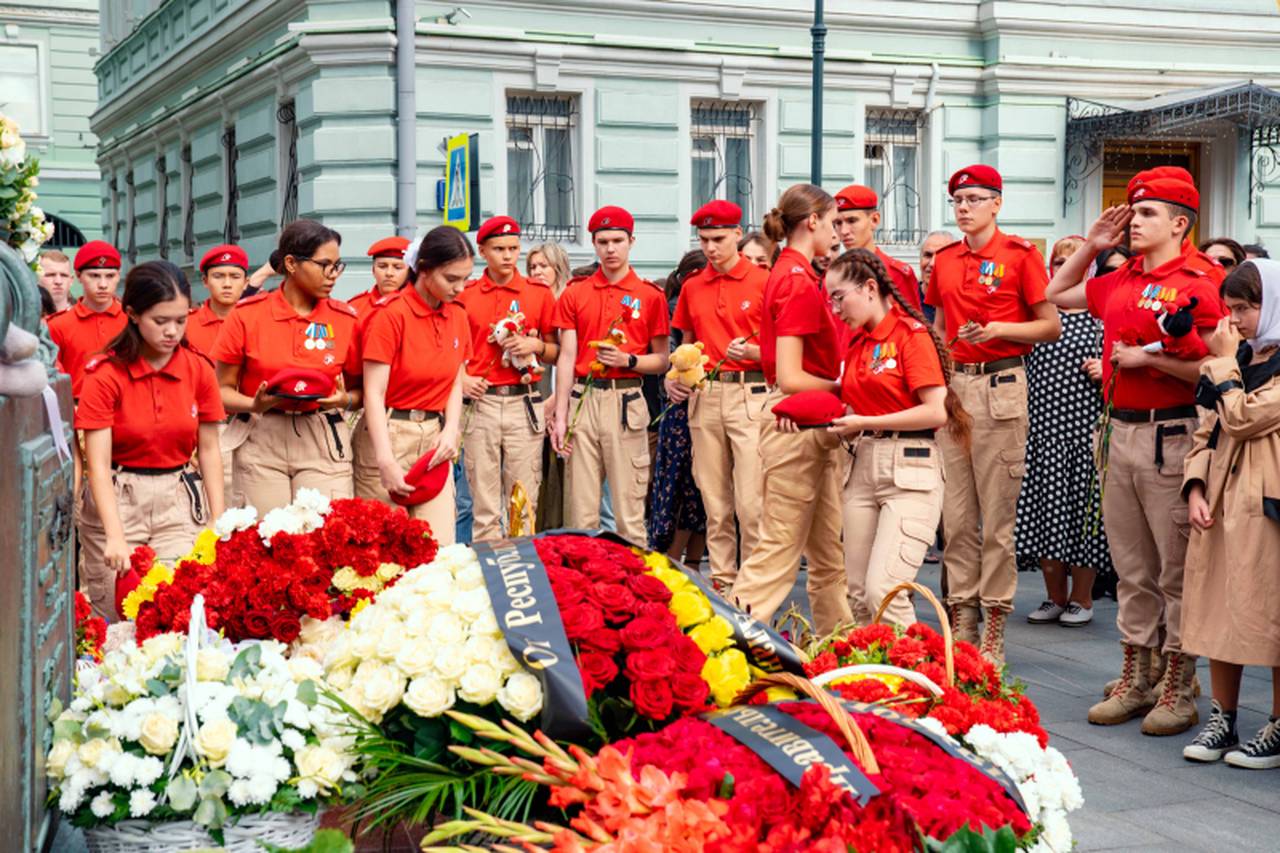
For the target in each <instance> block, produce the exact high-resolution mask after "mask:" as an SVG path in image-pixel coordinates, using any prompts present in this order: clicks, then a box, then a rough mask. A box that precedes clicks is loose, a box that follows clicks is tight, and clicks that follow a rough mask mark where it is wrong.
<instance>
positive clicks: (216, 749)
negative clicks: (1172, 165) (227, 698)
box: [195, 717, 236, 767]
mask: <svg viewBox="0 0 1280 853" xmlns="http://www.w3.org/2000/svg"><path fill="white" fill-rule="evenodd" d="M235 740H236V724H235V723H233V722H231V721H230V720H228V719H227V718H226V717H223V718H222V719H220V720H210V721H209V722H207V723H205V724H204V725H203V726H201V727H200V731H199V733H197V734H196V742H195V747H196V753H197V754H199V755H200V756H201V757H203V758H204V759H205V760H206V761H208V762H209V766H210V767H221V766H222V765H223V764H225V763H226V762H227V754H228V753H230V752H231V745H232V744H233V743H235Z"/></svg>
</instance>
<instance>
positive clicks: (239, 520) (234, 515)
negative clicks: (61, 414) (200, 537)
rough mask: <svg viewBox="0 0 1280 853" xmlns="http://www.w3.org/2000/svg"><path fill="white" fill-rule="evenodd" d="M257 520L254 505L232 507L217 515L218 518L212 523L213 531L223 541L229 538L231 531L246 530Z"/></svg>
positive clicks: (256, 511)
mask: <svg viewBox="0 0 1280 853" xmlns="http://www.w3.org/2000/svg"><path fill="white" fill-rule="evenodd" d="M257 522H258V510H257V509H255V508H254V507H251V506H246V507H232V508H231V509H228V510H226V511H225V512H224V513H222V515H220V516H218V520H217V521H215V522H214V523H213V532H214V533H216V534H218V538H219V539H221V540H222V541H223V542H225V541H227V540H228V539H230V538H231V534H232V533H235V532H236V531H238V530H248V529H249V528H250V527H253V525H254V524H256V523H257Z"/></svg>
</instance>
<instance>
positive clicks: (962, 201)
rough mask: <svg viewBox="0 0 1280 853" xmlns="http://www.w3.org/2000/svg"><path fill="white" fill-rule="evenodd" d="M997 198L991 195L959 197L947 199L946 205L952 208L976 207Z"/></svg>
mask: <svg viewBox="0 0 1280 853" xmlns="http://www.w3.org/2000/svg"><path fill="white" fill-rule="evenodd" d="M993 198H997V196H993V195H960V196H956V197H955V198H951V199H947V203H948V204H950V205H951V206H952V207H978V206H979V205H982V204H985V203H987V202H989V201H991V200H992V199H993Z"/></svg>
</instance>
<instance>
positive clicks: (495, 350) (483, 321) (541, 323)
mask: <svg viewBox="0 0 1280 853" xmlns="http://www.w3.org/2000/svg"><path fill="white" fill-rule="evenodd" d="M458 304H459V305H461V306H462V307H463V308H464V309H465V310H466V312H467V319H468V320H469V321H470V323H471V333H470V334H471V360H470V363H469V364H468V365H467V372H468V373H470V374H471V375H472V376H483V377H484V378H485V379H488V380H489V384H490V385H519V384H520V372H519V371H518V370H516V369H515V368H514V367H512V366H511V365H509V364H503V363H502V347H500V346H498V345H497V344H495V343H493V342H492V341H490V340H489V333H490V332H492V331H493V326H494V324H495V323H497V322H498V321H499V320H502V319H504V318H506V317H507V316H509V315H512V314H516V313H520V314H524V329H525V334H526V335H531V336H533V337H535V338H545V337H547V336H548V335H550V336H551V337H552V339H553V340H554V336H555V310H556V297H555V294H553V293H552V292H551V288H549V287H547V286H546V285H545V284H542V283H541V282H537V281H532V280H530V279H527V278H525V277H524V276H522V275H521V274H520V273H519V271H516V272H513V273H512V274H511V280H510V281H508V282H507V283H506V284H498V283H497V282H495V281H494V280H493V279H491V278H490V277H489V271H488V270H485V271H484V274H483V275H481V276H480V278H478V279H476V280H475V281H472V282H470V283H468V284H467V289H466V290H464V291H462V295H461V296H459V297H458Z"/></svg>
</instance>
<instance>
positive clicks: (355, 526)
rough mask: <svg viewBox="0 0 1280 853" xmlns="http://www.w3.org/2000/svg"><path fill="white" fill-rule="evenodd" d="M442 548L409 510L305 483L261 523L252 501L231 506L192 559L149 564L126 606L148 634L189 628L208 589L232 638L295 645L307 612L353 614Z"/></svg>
mask: <svg viewBox="0 0 1280 853" xmlns="http://www.w3.org/2000/svg"><path fill="white" fill-rule="evenodd" d="M435 553H436V542H435V540H434V539H433V538H432V537H431V529H430V527H429V526H428V525H427V523H426V522H424V521H421V520H418V519H412V518H410V517H409V516H408V515H407V514H405V512H404V511H403V510H400V509H398V508H393V507H389V506H386V505H385V504H382V503H379V502H377V501H370V500H362V499H358V498H357V499H343V500H336V501H332V502H331V501H330V500H329V499H328V498H325V497H323V496H322V495H320V494H319V493H318V492H316V491H314V490H311V489H301V490H299V492H298V495H297V498H296V500H295V501H294V502H293V503H292V504H290V505H289V506H286V507H281V508H278V509H274V510H272V511H270V512H268V513H267V514H266V515H265V516H264V517H263V518H262V520H261V521H258V518H257V511H256V510H254V509H253V508H252V507H247V508H244V509H231V510H228V511H227V512H226V513H224V514H223V516H222V517H221V518H219V519H218V521H217V522H216V523H215V525H214V530H213V531H212V532H209V531H206V532H205V533H202V534H201V537H200V539H199V540H197V543H196V547H195V548H194V549H193V552H192V554H190V555H188V557H187V558H184V559H182V560H179V561H178V563H177V565H176V566H174V567H173V568H172V569H169V568H168V567H166V566H163V565H160V564H157V565H155V566H153V567H152V569H151V570H149V571H147V572H146V574H145V575H144V576H143V577H142V578H141V581H140V583H139V585H138V586H137V587H136V588H135V589H134V590H133V592H131V593H130V594H129V596H128V597H127V598H126V599H125V602H124V605H123V610H124V613H125V615H126V616H132V617H133V618H134V619H135V621H136V623H137V636H138V638H139V639H141V640H146V639H148V638H149V637H153V636H155V635H157V634H160V633H163V632H166V631H185V630H186V627H187V620H188V619H189V615H190V608H191V602H192V600H193V599H194V598H195V596H196V595H197V594H202V595H203V596H204V598H205V607H206V612H207V616H208V620H209V625H210V627H212V628H215V629H218V630H220V631H222V632H223V634H224V635H225V636H226V637H227V638H228V639H231V640H233V641H235V640H245V639H273V640H279V641H280V642H282V643H286V644H288V643H292V642H294V641H295V640H297V639H298V637H299V635H300V633H301V631H302V627H303V620H304V619H308V618H309V619H314V620H320V621H323V620H326V619H328V618H329V617H330V616H333V615H335V614H337V615H342V614H347V613H349V612H350V611H352V610H353V609H355V608H356V607H358V606H360V605H361V602H367V601H369V600H372V599H373V598H374V596H375V595H376V594H377V593H379V592H380V591H382V590H383V589H384V588H385V587H387V586H388V585H390V584H393V583H394V582H395V580H396V579H397V578H398V577H400V575H402V574H403V573H404V571H405V569H406V567H411V566H417V565H420V564H423V563H427V562H430V561H431V559H432V558H433V557H434V556H435Z"/></svg>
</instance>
